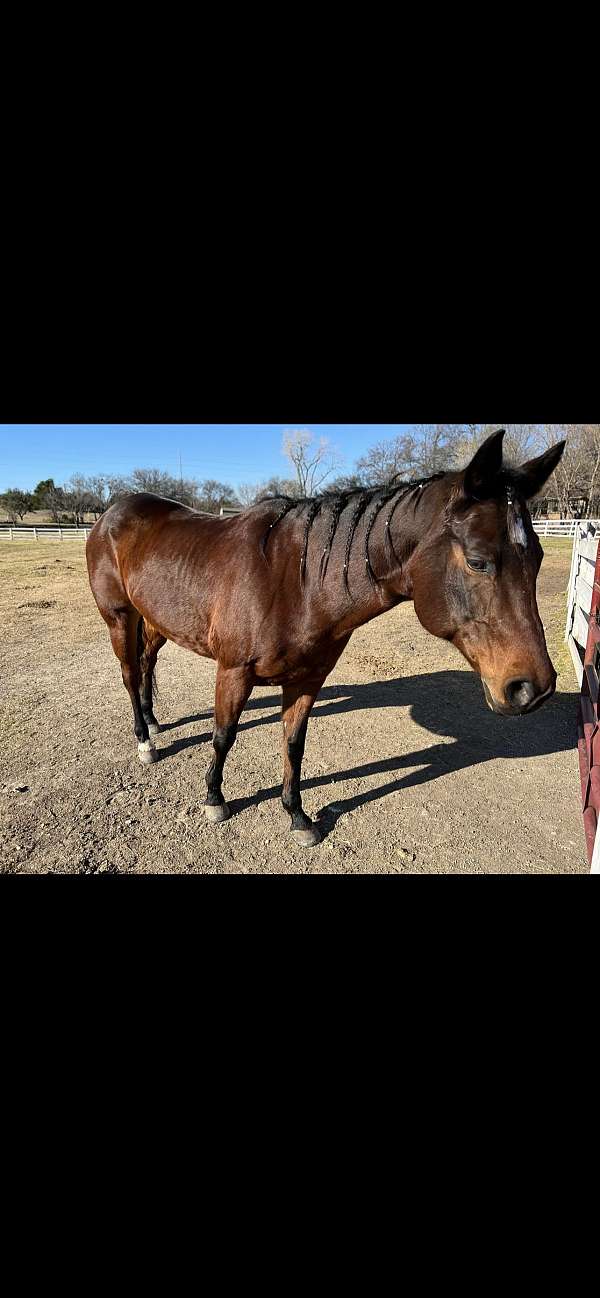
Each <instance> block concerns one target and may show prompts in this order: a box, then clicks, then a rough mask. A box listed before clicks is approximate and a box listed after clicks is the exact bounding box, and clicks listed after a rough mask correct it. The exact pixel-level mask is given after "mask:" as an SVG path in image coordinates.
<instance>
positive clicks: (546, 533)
mask: <svg viewBox="0 0 600 1298" xmlns="http://www.w3.org/2000/svg"><path fill="white" fill-rule="evenodd" d="M547 535H548V524H547V523H546V527H545V529H544V536H547Z"/></svg>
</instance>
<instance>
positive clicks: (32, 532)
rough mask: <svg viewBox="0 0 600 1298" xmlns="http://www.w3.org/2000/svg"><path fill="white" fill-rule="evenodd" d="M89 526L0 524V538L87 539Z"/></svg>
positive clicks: (28, 539)
mask: <svg viewBox="0 0 600 1298" xmlns="http://www.w3.org/2000/svg"><path fill="white" fill-rule="evenodd" d="M91 530H92V527H91V524H90V526H89V527H11V525H10V523H7V524H0V540H5V541H87V539H88V536H89V534H90V532H91Z"/></svg>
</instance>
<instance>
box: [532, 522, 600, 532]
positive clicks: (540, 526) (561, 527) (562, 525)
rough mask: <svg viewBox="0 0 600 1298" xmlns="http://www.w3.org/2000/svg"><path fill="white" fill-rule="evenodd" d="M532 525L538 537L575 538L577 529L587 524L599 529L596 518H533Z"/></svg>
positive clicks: (599, 523) (599, 525)
mask: <svg viewBox="0 0 600 1298" xmlns="http://www.w3.org/2000/svg"><path fill="white" fill-rule="evenodd" d="M532 524H533V530H534V532H537V534H538V536H575V533H576V532H577V528H578V527H587V525H588V524H589V525H590V526H591V527H595V528H596V529H597V530H598V529H600V519H598V518H582V519H579V518H560V519H559V518H534V519H532Z"/></svg>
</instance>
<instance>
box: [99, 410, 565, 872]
mask: <svg viewBox="0 0 600 1298" xmlns="http://www.w3.org/2000/svg"><path fill="white" fill-rule="evenodd" d="M503 431H504V430H500V431H499V432H497V433H494V434H492V436H491V437H488V438H487V440H486V441H485V442H484V443H483V445H482V446H481V447H480V448H479V450H478V451H477V452H476V454H475V456H474V457H473V459H472V461H471V463H470V464H469V465H468V466H467V468H466V469H464V470H462V471H452V472H448V473H440V474H436V475H434V476H433V477H430V478H424V479H421V480H420V481H417V482H409V483H397V482H391V483H389V484H386V485H384V486H377V487H373V488H370V489H367V490H356V491H348V492H337V493H325V494H323V495H321V496H316V497H315V498H314V499H306V500H297V499H291V498H287V497H270V498H268V499H265V500H262V501H261V502H259V503H258V504H256V505H254V506H252V508H250V509H247V510H245V511H244V512H243V513H242V514H239V515H237V516H235V517H232V518H224V519H222V518H216V517H215V518H210V517H206V516H203V515H201V514H198V513H196V512H195V510H193V509H189V508H188V507H187V506H185V505H181V504H178V503H177V502H176V501H173V500H165V499H163V498H162V497H160V496H154V495H150V494H145V493H140V494H135V495H129V496H124V497H123V498H122V499H120V500H118V501H117V502H116V503H115V504H114V505H112V506H111V507H110V509H108V510H107V511H106V513H105V514H103V515H102V517H101V518H100V519H99V520H98V522H97V523H96V524H95V526H94V527H93V528H92V531H91V533H90V536H89V539H88V542H87V563H88V572H89V578H90V585H91V588H92V592H93V595H94V599H95V601H96V604H97V605H98V608H99V610H100V613H101V614H102V617H103V618H104V620H105V622H106V623H107V625H108V628H109V632H110V637H111V641H112V646H113V649H114V651H115V653H116V655H117V658H118V659H119V662H120V663H121V671H122V676H123V682H124V684H125V687H126V689H127V692H128V694H129V697H130V699H131V703H132V707H133V715H134V730H135V735H136V738H137V741H138V753H139V757H140V759H141V761H142V762H144V763H149V762H152V761H154V760H155V759H156V757H157V750H156V748H155V746H154V737H155V736H156V734H158V733H159V730H160V727H159V724H158V722H157V720H156V717H155V715H154V711H153V694H152V684H153V674H154V670H155V666H156V659H157V655H158V652H159V650H160V648H161V646H162V645H164V644H165V642H166V640H172V641H173V642H174V643H175V644H178V645H181V646H182V647H183V648H185V649H191V650H193V652H194V653H197V654H201V655H203V656H204V657H209V658H213V659H215V660H216V663H217V676H216V689H215V712H214V729H213V757H212V761H211V762H210V765H209V767H208V770H207V773H206V785H207V798H206V803H205V804H204V805H205V811H206V815H207V816H208V819H209V820H211V821H215V822H218V821H222V820H225V819H226V818H227V817H228V816H229V808H228V806H227V803H226V802H225V800H224V797H223V794H222V780H223V766H224V762H225V758H226V756H227V753H228V752H229V750H230V748H231V746H232V744H233V742H234V739H235V736H236V730H237V724H238V720H239V717H240V713H241V712H242V709H243V708H244V705H245V704H246V702H247V700H248V698H249V697H250V694H251V692H252V689H253V688H254V686H255V685H279V686H281V689H282V720H283V789H282V801H283V805H284V807H285V809H286V811H287V812H289V815H290V817H291V828H292V830H293V832H294V836H295V839H296V841H297V842H300V843H302V844H305V845H307V846H312V845H313V844H315V843H318V842H319V840H320V835H319V831H318V829H317V827H316V826H315V825H314V824H313V823H312V822H311V821H310V819H309V818H308V816H306V814H305V813H304V811H303V810H302V801H301V797H300V770H301V764H302V757H303V753H304V744H305V739H306V729H307V723H308V717H309V714H310V710H311V708H312V706H313V703H314V701H315V699H316V697H317V694H318V693H319V690H320V689H321V686H322V685H323V682H324V681H325V679H326V677H327V676H328V675H329V673H330V671H331V670H332V668H333V667H334V665H335V663H336V662H337V660H338V658H339V657H340V654H341V653H342V651H343V649H344V648H345V646H346V645H347V643H348V640H349V639H350V636H351V635H352V632H353V631H354V630H355V629H356V627H358V626H360V625H362V623H364V622H368V621H369V620H370V619H371V618H374V617H378V616H379V615H380V614H381V613H385V612H387V611H388V610H389V609H391V608H393V607H394V606H395V605H396V604H398V603H400V602H401V601H403V600H413V602H414V607H415V611H416V614H417V617H418V618H419V620H420V622H421V623H422V625H423V626H424V627H425V628H426V629H427V630H428V631H431V632H432V633H433V635H436V636H440V637H442V638H443V639H445V640H449V641H450V642H451V643H452V644H454V645H456V647H457V648H458V649H459V650H460V651H461V653H463V654H464V656H465V658H466V659H467V661H468V662H469V663H470V664H471V666H472V667H473V668H474V670H475V671H476V672H478V673H479V675H480V676H481V678H482V681H483V688H484V692H485V697H486V700H487V703H488V705H489V707H491V708H492V709H493V711H494V712H497V713H499V714H501V715H503V716H506V715H514V714H517V713H529V712H533V711H534V709H536V708H538V707H539V706H540V705H541V704H542V703H544V702H545V701H546V700H547V699H548V698H549V697H550V696H551V694H552V693H553V692H554V689H555V684H556V673H555V671H554V668H553V666H552V663H551V662H550V658H549V656H548V651H547V648H546V642H545V638H544V631H543V627H542V624H541V621H540V617H539V614H538V609H537V602H536V578H537V573H538V570H539V567H540V563H541V561H542V547H541V545H540V542H539V540H538V538H537V536H536V535H535V533H534V531H533V527H532V525H531V518H530V515H529V511H528V509H527V503H526V502H527V500H528V499H530V498H531V497H532V496H534V495H536V494H537V493H538V492H539V491H540V490H541V488H542V486H543V484H544V482H545V481H546V479H547V478H548V477H549V476H550V474H551V473H552V472H553V470H554V469H555V468H556V465H557V464H558V462H559V460H560V457H561V455H562V452H563V449H564V445H565V443H564V442H560V443H558V445H556V446H554V447H552V448H551V449H550V450H548V451H546V452H545V453H544V454H543V455H540V456H538V457H537V458H536V459H533V460H530V461H529V462H528V463H527V464H524V465H521V466H520V467H519V468H511V467H509V466H506V465H504V464H503V462H502V438H503Z"/></svg>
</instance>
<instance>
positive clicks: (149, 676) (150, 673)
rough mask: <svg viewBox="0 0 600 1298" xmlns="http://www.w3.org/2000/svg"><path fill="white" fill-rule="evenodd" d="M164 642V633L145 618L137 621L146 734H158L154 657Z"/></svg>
mask: <svg viewBox="0 0 600 1298" xmlns="http://www.w3.org/2000/svg"><path fill="white" fill-rule="evenodd" d="M164 644H166V639H165V637H164V635H161V634H160V631H157V630H156V627H153V626H151V624H150V622H147V621H146V619H145V618H140V620H139V623H138V663H139V673H140V702H141V705H142V715H143V718H144V721H145V722H146V725H147V727H148V734H149V735H150V736H152V735H158V734H159V733H160V725H159V723H158V721H157V720H156V717H155V715H154V699H155V696H156V693H157V690H156V659H157V658H158V652H159V650H160V649H162V646H163V645H164Z"/></svg>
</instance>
